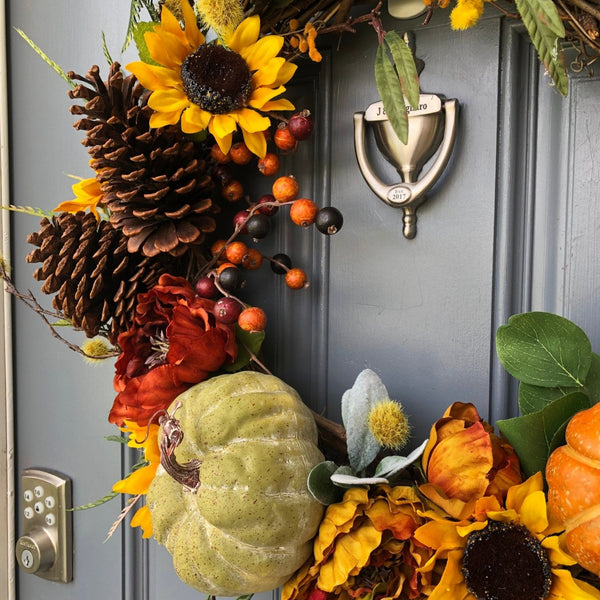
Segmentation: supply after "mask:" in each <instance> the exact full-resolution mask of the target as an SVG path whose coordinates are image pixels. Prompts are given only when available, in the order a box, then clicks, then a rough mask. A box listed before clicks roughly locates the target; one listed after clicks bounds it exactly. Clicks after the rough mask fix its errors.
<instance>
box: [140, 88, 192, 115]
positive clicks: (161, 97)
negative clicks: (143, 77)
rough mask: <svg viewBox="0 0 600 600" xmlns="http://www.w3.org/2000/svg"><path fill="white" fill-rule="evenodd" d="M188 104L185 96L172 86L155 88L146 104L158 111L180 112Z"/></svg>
mask: <svg viewBox="0 0 600 600" xmlns="http://www.w3.org/2000/svg"><path fill="white" fill-rule="evenodd" d="M189 104H190V101H189V100H188V98H187V96H186V95H185V94H184V93H183V92H180V91H179V90H174V89H173V88H171V89H168V90H156V91H155V92H152V95H151V96H150V98H149V99H148V106H149V107H150V108H152V109H154V110H156V111H158V112H167V113H168V112H175V111H179V112H181V111H182V110H183V109H184V108H187V107H188V106H189Z"/></svg>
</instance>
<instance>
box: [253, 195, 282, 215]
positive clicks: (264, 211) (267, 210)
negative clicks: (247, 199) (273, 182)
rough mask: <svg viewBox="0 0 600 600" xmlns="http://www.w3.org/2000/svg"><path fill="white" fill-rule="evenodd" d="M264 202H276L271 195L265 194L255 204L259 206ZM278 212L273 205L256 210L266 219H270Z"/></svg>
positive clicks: (277, 208) (277, 207)
mask: <svg viewBox="0 0 600 600" xmlns="http://www.w3.org/2000/svg"><path fill="white" fill-rule="evenodd" d="M265 202H277V200H275V196H273V194H265V195H264V196H261V197H260V198H259V199H258V200H257V201H256V204H258V205H261V204H264V203H265ZM278 210H279V206H277V205H276V204H274V205H273V206H261V207H260V208H259V209H258V212H260V213H262V214H263V215H267V217H272V216H273V215H274V214H275V213H276V212H277V211H278Z"/></svg>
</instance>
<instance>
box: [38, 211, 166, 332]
mask: <svg viewBox="0 0 600 600" xmlns="http://www.w3.org/2000/svg"><path fill="white" fill-rule="evenodd" d="M27 241H28V242H29V243H30V244H33V245H34V246H37V248H36V249H35V250H33V251H32V252H31V253H30V254H29V255H28V256H27V262H30V263H39V262H41V263H43V264H42V266H41V267H39V268H38V269H37V270H36V271H35V273H34V275H33V276H34V277H35V279H37V280H38V281H44V284H43V286H42V291H43V292H44V293H46V294H56V295H55V296H54V298H53V299H52V305H53V306H54V308H55V309H56V310H57V311H58V312H59V313H61V314H62V315H64V317H65V318H66V319H70V320H71V321H72V323H73V327H74V328H75V329H81V330H83V331H84V332H85V334H86V335H87V336H88V337H93V336H95V335H97V334H98V333H99V332H100V331H101V329H102V330H103V332H104V333H106V334H107V336H108V338H109V340H110V341H111V342H112V343H113V344H116V343H117V337H118V336H119V334H120V333H121V332H123V331H126V330H127V329H129V327H130V326H131V324H132V322H133V316H134V312H135V306H136V297H137V294H139V293H142V292H146V291H147V290H148V289H150V288H151V287H152V286H153V285H155V284H156V282H157V281H158V278H159V277H160V275H161V274H162V273H164V272H165V270H166V269H165V264H164V263H165V260H164V258H163V257H159V258H149V257H144V256H142V255H141V254H130V253H129V252H128V250H127V238H126V237H125V236H124V235H123V234H122V233H121V232H120V231H119V230H118V229H115V228H114V227H113V226H112V225H111V224H110V223H109V222H108V221H101V222H100V223H98V222H97V221H96V217H95V216H94V215H93V214H92V213H87V214H85V213H83V212H78V213H77V214H71V213H62V214H60V215H58V216H55V217H52V220H49V219H47V218H44V219H42V222H41V224H40V230H39V231H38V232H36V233H31V234H30V235H29V236H28V237H27Z"/></svg>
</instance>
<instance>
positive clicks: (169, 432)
mask: <svg viewBox="0 0 600 600" xmlns="http://www.w3.org/2000/svg"><path fill="white" fill-rule="evenodd" d="M181 405H182V404H181V402H177V404H175V406H174V408H173V412H172V413H171V414H169V413H168V412H166V411H165V413H164V414H162V415H161V416H160V417H159V419H158V424H159V425H160V426H161V427H162V436H161V438H160V464H161V465H162V466H163V469H164V470H165V471H166V472H167V473H168V474H169V475H170V476H171V477H172V478H173V479H174V480H175V481H177V482H178V483H180V484H181V485H182V486H183V487H185V488H186V489H188V490H190V491H191V492H196V491H198V488H199V487H200V464H201V461H200V460H198V459H194V460H190V461H188V462H186V463H184V464H182V465H180V464H179V463H178V462H177V458H176V457H175V452H174V451H175V448H177V446H179V444H181V441H182V440H183V431H182V429H181V425H179V420H178V419H176V418H175V416H174V415H175V412H176V411H177V410H178V409H179V408H180V407H181Z"/></svg>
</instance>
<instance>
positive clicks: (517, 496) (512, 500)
mask: <svg viewBox="0 0 600 600" xmlns="http://www.w3.org/2000/svg"><path fill="white" fill-rule="evenodd" d="M543 486H544V484H543V478H542V473H541V472H539V471H538V472H537V473H536V474H535V475H532V476H531V477H530V478H529V479H527V480H525V481H524V482H523V483H520V484H519V485H513V486H512V487H511V488H510V489H509V490H508V493H507V494H506V508H514V509H515V510H516V511H517V512H519V511H520V510H521V505H522V504H523V501H524V500H525V498H527V496H529V494H531V493H533V492H537V491H539V490H543V489H544V487H543Z"/></svg>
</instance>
